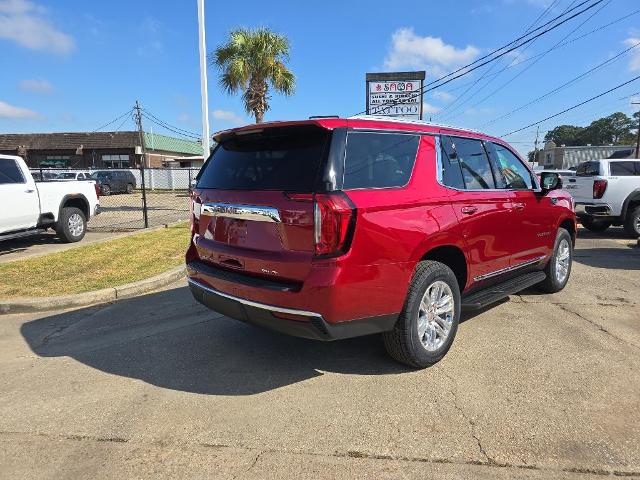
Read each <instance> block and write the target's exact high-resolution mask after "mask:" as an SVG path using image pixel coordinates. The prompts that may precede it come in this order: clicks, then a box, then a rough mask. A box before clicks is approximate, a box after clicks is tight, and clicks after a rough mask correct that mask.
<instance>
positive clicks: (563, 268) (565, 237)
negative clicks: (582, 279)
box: [538, 228, 573, 293]
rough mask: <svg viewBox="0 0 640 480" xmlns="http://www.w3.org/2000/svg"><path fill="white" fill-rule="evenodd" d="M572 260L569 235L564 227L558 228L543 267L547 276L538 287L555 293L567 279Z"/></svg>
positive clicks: (571, 246)
mask: <svg viewBox="0 0 640 480" xmlns="http://www.w3.org/2000/svg"><path fill="white" fill-rule="evenodd" d="M572 261H573V244H572V241H571V235H569V232H567V231H566V230H565V229H564V228H559V229H558V235H556V243H555V245H554V248H553V255H551V259H550V260H549V261H548V262H547V266H546V267H544V273H546V274H547V278H545V279H544V281H543V282H542V283H540V284H538V287H539V288H540V290H542V291H543V292H546V293H555V292H559V291H560V290H562V289H563V288H564V287H565V285H566V284H567V282H568V281H569V275H571V264H572Z"/></svg>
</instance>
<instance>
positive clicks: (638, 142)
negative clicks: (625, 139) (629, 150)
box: [631, 102, 640, 158]
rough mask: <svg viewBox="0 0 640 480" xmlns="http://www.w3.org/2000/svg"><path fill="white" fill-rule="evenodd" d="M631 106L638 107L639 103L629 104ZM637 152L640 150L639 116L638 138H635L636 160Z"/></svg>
mask: <svg viewBox="0 0 640 480" xmlns="http://www.w3.org/2000/svg"><path fill="white" fill-rule="evenodd" d="M631 105H640V102H631ZM639 112H640V110H639ZM638 150H640V115H639V116H638V136H637V138H636V158H638Z"/></svg>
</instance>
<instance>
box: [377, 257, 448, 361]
mask: <svg viewBox="0 0 640 480" xmlns="http://www.w3.org/2000/svg"><path fill="white" fill-rule="evenodd" d="M459 320H460V288H459V286H458V281H457V279H456V276H455V275H454V273H453V272H452V271H451V269H450V268H449V267H447V266H446V265H445V264H443V263H440V262H434V261H425V262H420V263H418V266H417V267H416V271H415V273H414V275H413V278H412V280H411V284H410V285H409V292H408V294H407V299H406V301H405V305H404V308H403V310H402V313H401V314H400V316H399V318H398V321H397V322H396V325H395V327H394V329H393V330H391V331H390V332H385V333H383V335H382V337H383V340H384V345H385V347H386V349H387V352H388V353H389V355H391V356H392V357H393V358H394V359H396V360H397V361H399V362H401V363H404V364H406V365H409V366H411V367H418V368H424V367H427V366H429V365H433V364H434V363H436V362H438V361H440V360H441V359H442V357H444V356H445V354H446V353H447V352H448V351H449V348H450V347H451V344H452V343H453V339H454V337H455V336H456V331H457V330H458V322H459Z"/></svg>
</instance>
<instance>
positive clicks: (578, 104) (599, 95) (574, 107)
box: [502, 75, 640, 137]
mask: <svg viewBox="0 0 640 480" xmlns="http://www.w3.org/2000/svg"><path fill="white" fill-rule="evenodd" d="M638 79H640V75H638V76H637V77H634V78H632V79H631V80H627V81H626V82H624V83H621V84H620V85H616V86H615V87H613V88H610V89H609V90H607V91H606V92H602V93H599V94H598V95H595V96H593V97H591V98H589V99H587V100H584V101H582V102H580V103H577V104H576V105H573V106H572V107H569V108H566V109H564V110H562V111H561V112H558V113H554V114H553V115H549V116H548V117H546V118H543V119H542V120H540V121H538V122H533V123H531V124H529V125H527V126H526V127H522V128H519V129H518V130H513V131H512V132H509V133H505V134H504V135H502V136H503V137H507V136H509V135H513V134H514V133H518V132H521V131H522V130H525V129H527V128H530V127H534V126H536V125H539V124H541V123H543V122H546V121H547V120H551V119H552V118H555V117H559V116H560V115H562V114H563V113H567V112H569V111H571V110H575V109H576V108H578V107H581V106H582V105H585V104H587V103H589V102H592V101H593V100H596V99H597V98H600V97H603V96H605V95H607V94H608V93H611V92H613V91H614V90H618V89H619V88H622V87H624V86H625V85H629V84H630V83H632V82H635V81H636V80H638Z"/></svg>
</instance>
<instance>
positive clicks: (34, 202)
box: [0, 155, 100, 242]
mask: <svg viewBox="0 0 640 480" xmlns="http://www.w3.org/2000/svg"><path fill="white" fill-rule="evenodd" d="M95 183H96V182H94V181H89V180H84V181H69V182H35V181H34V179H33V176H32V175H31V172H30V171H29V169H28V168H27V165H26V164H25V162H24V160H23V159H22V158H21V157H15V156H12V155H0V241H1V240H7V239H10V238H18V237H23V236H27V235H31V234H34V233H41V232H43V231H45V230H46V229H47V228H53V229H55V231H56V233H57V234H58V237H59V238H60V239H61V240H62V241H63V242H77V241H80V240H82V238H83V237H84V234H85V231H86V229H87V221H88V220H89V218H90V217H91V216H93V215H96V214H97V213H98V212H99V209H100V204H99V201H98V192H97V189H96V185H95Z"/></svg>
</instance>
